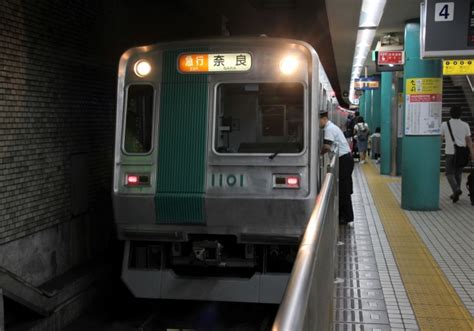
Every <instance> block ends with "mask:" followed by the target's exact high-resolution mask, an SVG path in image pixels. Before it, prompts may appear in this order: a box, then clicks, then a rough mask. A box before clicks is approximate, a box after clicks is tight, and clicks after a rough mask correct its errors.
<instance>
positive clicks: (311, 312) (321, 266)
mask: <svg viewBox="0 0 474 331" xmlns="http://www.w3.org/2000/svg"><path fill="white" fill-rule="evenodd" d="M327 170H328V171H327V173H326V175H325V177H324V182H323V185H322V187H321V190H320V192H319V195H318V197H317V200H316V206H315V207H314V210H313V212H312V214H311V217H310V220H309V222H308V225H307V227H306V230H305V233H304V236H303V239H302V242H301V244H300V247H299V249H298V254H297V256H296V260H295V264H294V265H293V270H292V273H291V277H290V280H289V281H288V285H287V288H286V291H285V294H284V296H283V300H282V302H281V304H280V307H279V309H278V312H277V315H276V318H275V321H274V323H273V327H272V330H273V331H299V330H329V329H331V328H332V315H333V307H332V305H333V284H334V266H335V248H336V238H337V228H338V221H337V215H338V206H339V204H338V185H337V183H338V180H337V178H338V171H339V157H337V150H336V151H335V153H334V155H333V156H332V159H331V161H330V164H329V165H328V169H327Z"/></svg>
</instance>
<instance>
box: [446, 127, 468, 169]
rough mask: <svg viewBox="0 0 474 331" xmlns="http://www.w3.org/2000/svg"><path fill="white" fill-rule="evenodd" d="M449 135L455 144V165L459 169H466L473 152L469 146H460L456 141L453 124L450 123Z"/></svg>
mask: <svg viewBox="0 0 474 331" xmlns="http://www.w3.org/2000/svg"><path fill="white" fill-rule="evenodd" d="M448 128H449V134H450V135H451V140H452V141H453V142H454V164H455V165H456V167H457V168H459V167H460V168H464V167H465V166H467V164H468V163H469V159H470V156H471V151H470V150H469V148H468V147H467V146H458V145H457V144H456V141H455V140H454V135H453V130H452V129H451V124H450V123H449V121H448Z"/></svg>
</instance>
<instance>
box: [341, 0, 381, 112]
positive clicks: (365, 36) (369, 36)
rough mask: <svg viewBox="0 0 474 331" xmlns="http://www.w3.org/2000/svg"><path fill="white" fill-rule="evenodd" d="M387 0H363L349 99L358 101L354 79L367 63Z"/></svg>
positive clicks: (353, 101)
mask: <svg viewBox="0 0 474 331" xmlns="http://www.w3.org/2000/svg"><path fill="white" fill-rule="evenodd" d="M386 2H387V0H363V2H362V8H361V10H360V16H359V30H358V31H357V41H356V47H355V50H354V59H353V61H352V74H351V85H350V89H349V101H350V102H352V103H355V102H356V98H355V90H354V79H356V78H359V77H360V73H361V72H362V67H363V66H364V64H365V61H366V59H367V55H368V53H369V51H370V48H371V46H372V43H373V41H374V37H375V31H376V29H377V27H378V26H379V24H380V20H381V19H382V15H383V11H384V8H385V4H386Z"/></svg>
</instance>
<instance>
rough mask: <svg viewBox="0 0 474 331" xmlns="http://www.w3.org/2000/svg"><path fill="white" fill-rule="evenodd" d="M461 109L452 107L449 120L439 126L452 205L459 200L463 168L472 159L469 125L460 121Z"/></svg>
mask: <svg viewBox="0 0 474 331" xmlns="http://www.w3.org/2000/svg"><path fill="white" fill-rule="evenodd" d="M461 113H462V109H461V107H459V106H452V107H451V109H450V114H451V119H450V120H448V121H447V122H443V123H442V124H441V135H443V137H444V139H445V142H446V146H445V154H446V178H447V179H448V182H449V185H450V186H451V189H452V191H453V194H452V195H451V196H450V198H451V200H453V203H455V202H457V201H458V200H459V196H460V195H461V194H462V191H461V180H462V171H463V168H464V167H465V166H466V165H467V164H468V162H469V159H470V158H471V157H472V155H471V153H470V151H471V149H472V141H471V129H470V127H469V124H467V123H466V122H464V121H461V119H460V118H461Z"/></svg>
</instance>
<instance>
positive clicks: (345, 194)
mask: <svg viewBox="0 0 474 331" xmlns="http://www.w3.org/2000/svg"><path fill="white" fill-rule="evenodd" d="M319 126H320V127H321V129H323V130H324V135H323V137H324V138H323V139H324V141H323V145H322V147H321V154H325V153H327V152H329V151H334V146H335V145H336V144H337V146H338V147H339V150H338V155H339V223H341V224H347V223H350V222H353V221H354V211H353V210H352V200H351V194H352V170H354V160H353V159H352V155H351V149H350V147H349V144H348V143H347V139H346V137H344V133H343V132H342V130H341V129H340V128H338V127H337V125H335V124H334V123H332V122H331V121H330V120H329V118H328V113H327V112H325V111H324V112H320V113H319Z"/></svg>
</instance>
